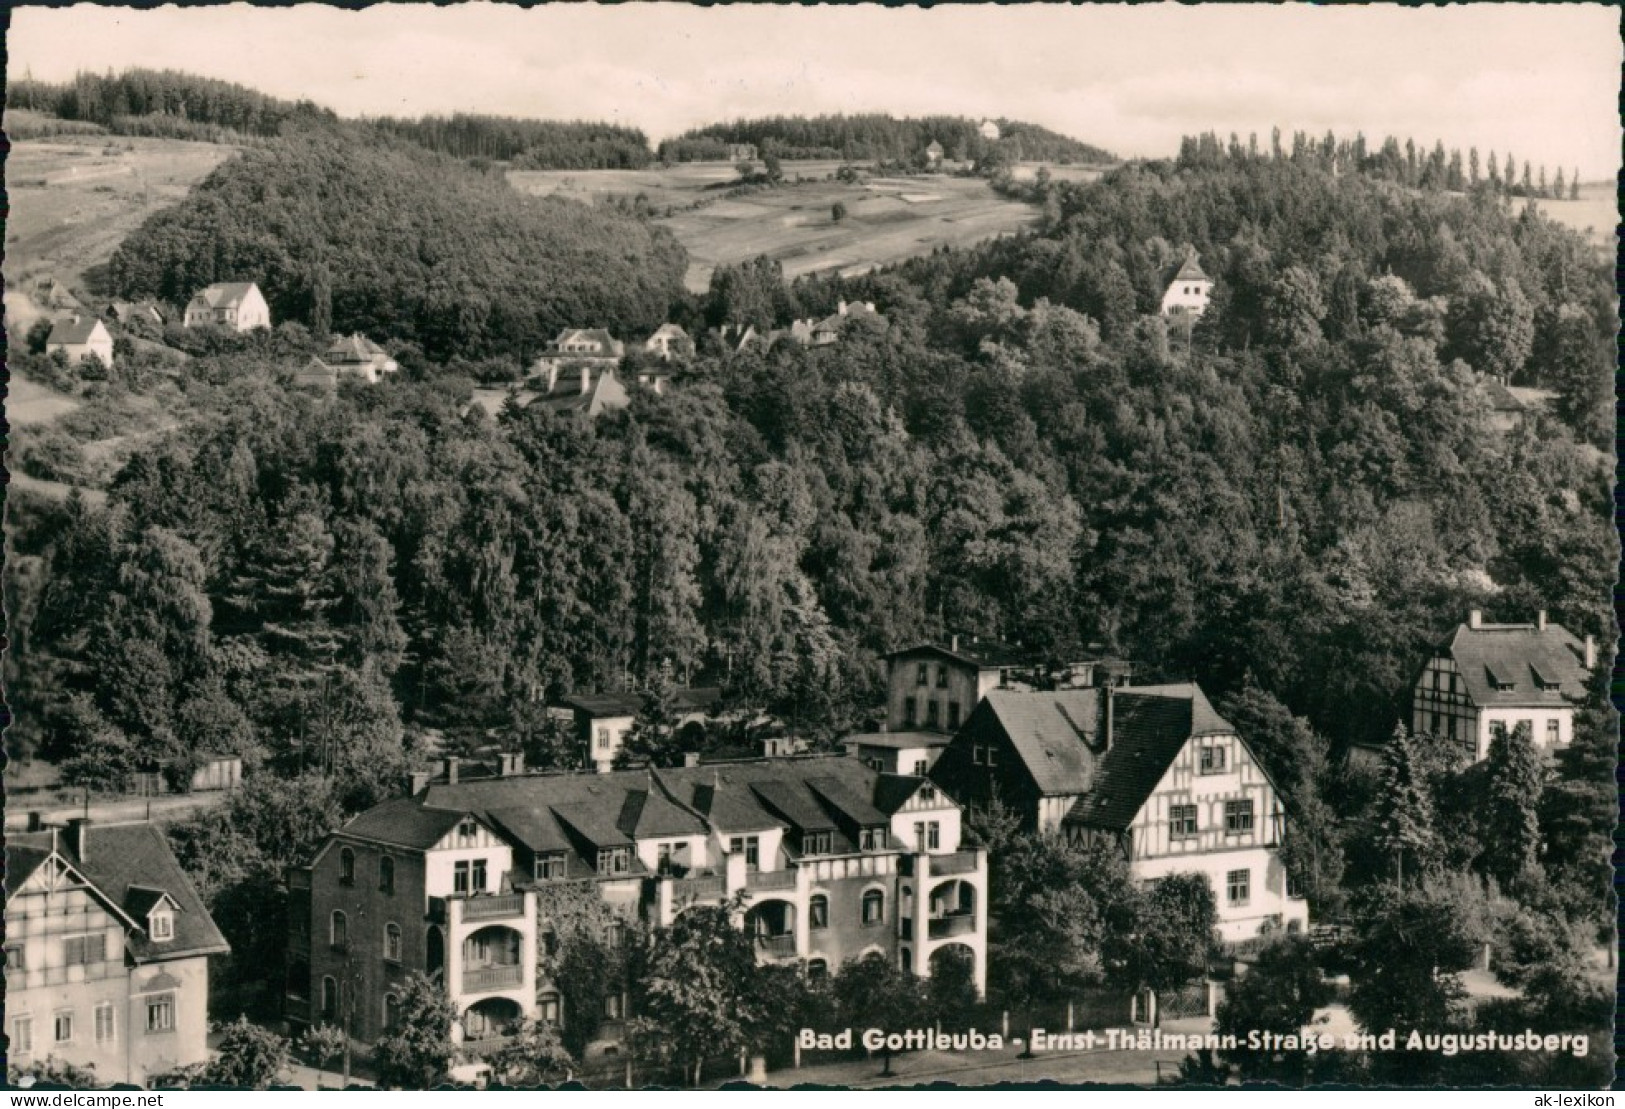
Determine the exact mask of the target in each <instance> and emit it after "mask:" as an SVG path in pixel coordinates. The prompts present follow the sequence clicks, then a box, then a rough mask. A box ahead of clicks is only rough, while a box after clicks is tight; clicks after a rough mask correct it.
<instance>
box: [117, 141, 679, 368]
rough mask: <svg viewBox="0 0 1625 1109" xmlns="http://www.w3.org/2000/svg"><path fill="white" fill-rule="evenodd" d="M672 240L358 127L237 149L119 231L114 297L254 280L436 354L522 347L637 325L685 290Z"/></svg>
mask: <svg viewBox="0 0 1625 1109" xmlns="http://www.w3.org/2000/svg"><path fill="white" fill-rule="evenodd" d="M685 266H686V255H685V253H684V251H683V249H682V247H681V246H679V245H678V244H677V242H676V240H675V239H673V238H671V237H670V235H668V234H667V233H666V232H664V231H662V230H659V229H656V228H653V227H652V226H650V225H649V224H648V223H646V222H642V221H639V220H637V219H634V218H631V217H629V216H626V215H623V214H621V213H619V212H618V211H616V210H614V209H613V208H609V207H598V208H595V207H589V206H587V205H583V204H580V203H577V202H574V201H570V200H564V199H557V198H543V197H531V196H525V195H522V194H520V193H519V192H517V191H515V190H514V189H512V188H511V187H509V185H508V183H507V181H506V179H505V178H504V177H503V176H502V175H501V174H498V173H490V172H484V171H481V170H479V169H476V168H474V167H471V166H469V165H468V164H466V163H463V162H459V161H456V160H454V159H452V158H449V157H447V156H445V155H435V154H426V153H425V152H424V151H423V150H421V149H419V148H416V147H414V146H411V145H409V144H407V143H405V142H402V141H400V140H393V139H389V138H386V137H384V136H381V135H378V134H376V133H373V132H370V131H368V130H367V129H365V128H363V127H361V126H359V125H333V126H321V127H311V128H309V129H303V130H299V131H296V132H291V133H289V134H287V135H285V136H284V137H282V138H279V139H276V140H273V141H270V142H268V143H267V144H265V145H264V146H263V147H260V148H256V149H252V150H248V151H245V152H244V153H243V154H242V155H241V157H238V158H235V159H232V160H231V161H228V162H226V163H225V164H223V165H221V166H220V167H219V168H217V169H216V170H215V171H214V172H213V173H211V174H210V175H209V177H208V178H207V179H206V180H204V181H203V182H202V183H201V184H200V185H199V186H198V188H196V189H195V190H194V191H193V192H192V193H191V195H189V196H188V197H187V198H186V200H185V201H183V202H182V203H181V204H179V205H178V206H176V207H174V208H172V209H169V210H166V211H164V212H160V213H159V214H157V215H155V216H154V217H152V218H151V219H149V220H148V221H147V222H146V223H145V224H143V225H142V226H141V227H140V228H138V229H137V230H136V231H135V232H134V233H132V234H131V235H130V236H129V238H128V239H126V240H125V242H124V243H123V244H122V245H121V246H120V247H119V249H118V251H117V253H116V254H115V255H114V256H113V258H112V261H111V263H110V267H109V269H110V277H111V280H112V282H113V284H114V287H115V290H116V291H117V293H118V294H119V295H121V296H127V297H132V298H138V297H156V298H158V299H161V300H165V301H168V302H170V303H172V304H177V305H179V304H184V303H185V302H186V301H187V300H188V299H189V298H190V297H191V296H192V294H193V293H195V292H196V291H197V290H198V289H201V288H202V287H204V286H205V285H208V284H209V283H210V282H214V281H249V280H252V281H257V282H258V283H259V286H260V288H261V290H262V291H263V292H264V293H265V296H266V299H267V300H268V301H269V302H270V305H271V311H272V316H273V318H274V319H277V320H299V321H301V322H304V323H307V324H309V325H311V326H312V327H314V328H315V329H316V330H318V331H324V332H325V331H329V330H332V331H338V332H349V331H354V330H361V331H365V332H367V333H368V334H369V335H371V336H373V338H374V339H376V340H378V341H383V340H386V339H388V340H394V341H396V342H399V343H404V344H413V345H415V346H416V347H418V348H420V349H421V350H422V351H423V352H424V354H425V355H426V356H427V357H429V358H430V359H431V360H434V361H444V360H446V359H448V358H450V357H452V356H454V355H458V356H462V357H465V358H487V357H497V356H501V357H504V358H508V359H510V360H520V359H525V358H528V357H532V356H534V355H535V354H536V353H538V352H539V351H540V350H541V347H542V345H543V344H544V343H545V342H546V341H547V340H549V339H551V338H552V337H553V336H554V335H555V334H556V333H557V332H558V331H559V329H560V328H563V327H567V326H577V327H580V326H595V327H609V328H611V329H613V330H615V331H616V332H617V333H620V334H634V333H637V332H639V331H644V332H647V331H650V330H652V329H654V328H655V327H658V326H659V325H660V323H661V322H663V321H664V320H665V319H666V312H667V308H668V307H669V305H670V303H671V301H672V299H673V297H674V296H676V295H677V293H678V292H679V290H680V288H681V282H682V276H683V271H684V268H685Z"/></svg>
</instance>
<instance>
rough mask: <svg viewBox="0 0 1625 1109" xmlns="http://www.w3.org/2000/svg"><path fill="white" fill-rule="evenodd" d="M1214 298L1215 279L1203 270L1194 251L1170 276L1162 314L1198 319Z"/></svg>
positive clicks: (1163, 295)
mask: <svg viewBox="0 0 1625 1109" xmlns="http://www.w3.org/2000/svg"><path fill="white" fill-rule="evenodd" d="M1212 299H1213V279H1212V278H1211V277H1209V276H1208V275H1207V274H1206V273H1205V272H1203V270H1202V265H1201V263H1200V262H1199V261H1197V256H1196V253H1195V252H1194V251H1193V252H1191V253H1190V254H1189V255H1187V256H1186V258H1185V261H1184V262H1182V263H1181V264H1180V266H1179V268H1178V269H1177V270H1175V271H1174V273H1173V275H1172V276H1171V277H1169V278H1168V280H1167V282H1166V284H1165V286H1164V288H1163V293H1162V314H1163V315H1164V316H1181V317H1187V318H1190V319H1196V318H1198V317H1200V316H1201V315H1202V313H1203V312H1206V311H1207V306H1208V302H1209V301H1211V300H1212Z"/></svg>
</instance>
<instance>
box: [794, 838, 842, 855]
mask: <svg viewBox="0 0 1625 1109" xmlns="http://www.w3.org/2000/svg"><path fill="white" fill-rule="evenodd" d="M834 850H835V833H834V832H802V833H801V853H802V854H803V855H828V854H830V853H832V852H833V851H834Z"/></svg>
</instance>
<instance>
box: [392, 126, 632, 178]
mask: <svg viewBox="0 0 1625 1109" xmlns="http://www.w3.org/2000/svg"><path fill="white" fill-rule="evenodd" d="M369 122H370V123H371V125H372V126H373V127H376V128H378V129H379V130H380V131H383V132H385V133H387V134H391V135H396V136H399V137H401V138H404V139H408V140H410V141H411V142H414V143H417V144H418V145H419V146H422V147H426V148H428V149H429V150H435V151H439V152H440V153H442V154H450V155H451V156H452V157H454V158H483V159H486V160H488V161H500V162H507V163H509V164H510V167H511V168H513V169H642V168H643V167H644V166H646V165H648V164H649V163H650V161H652V160H653V155H652V154H651V153H650V150H649V140H648V138H647V137H646V136H645V135H644V133H643V132H642V131H639V130H637V129H635V128H631V127H618V126H615V125H613V124H608V123H563V122H559V121H556V120H536V119H510V118H507V117H504V116H488V115H470V114H466V113H462V112H458V113H456V114H455V115H452V116H450V117H449V118H448V117H446V116H424V117H422V118H421V119H389V118H385V119H374V120H370V121H369Z"/></svg>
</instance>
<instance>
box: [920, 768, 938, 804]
mask: <svg viewBox="0 0 1625 1109" xmlns="http://www.w3.org/2000/svg"><path fill="white" fill-rule="evenodd" d="M923 773H924V772H923V771H922V772H921V774H922V775H923ZM936 799H937V787H936V786H921V787H920V800H921V801H923V802H934V801H935V800H936Z"/></svg>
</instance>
